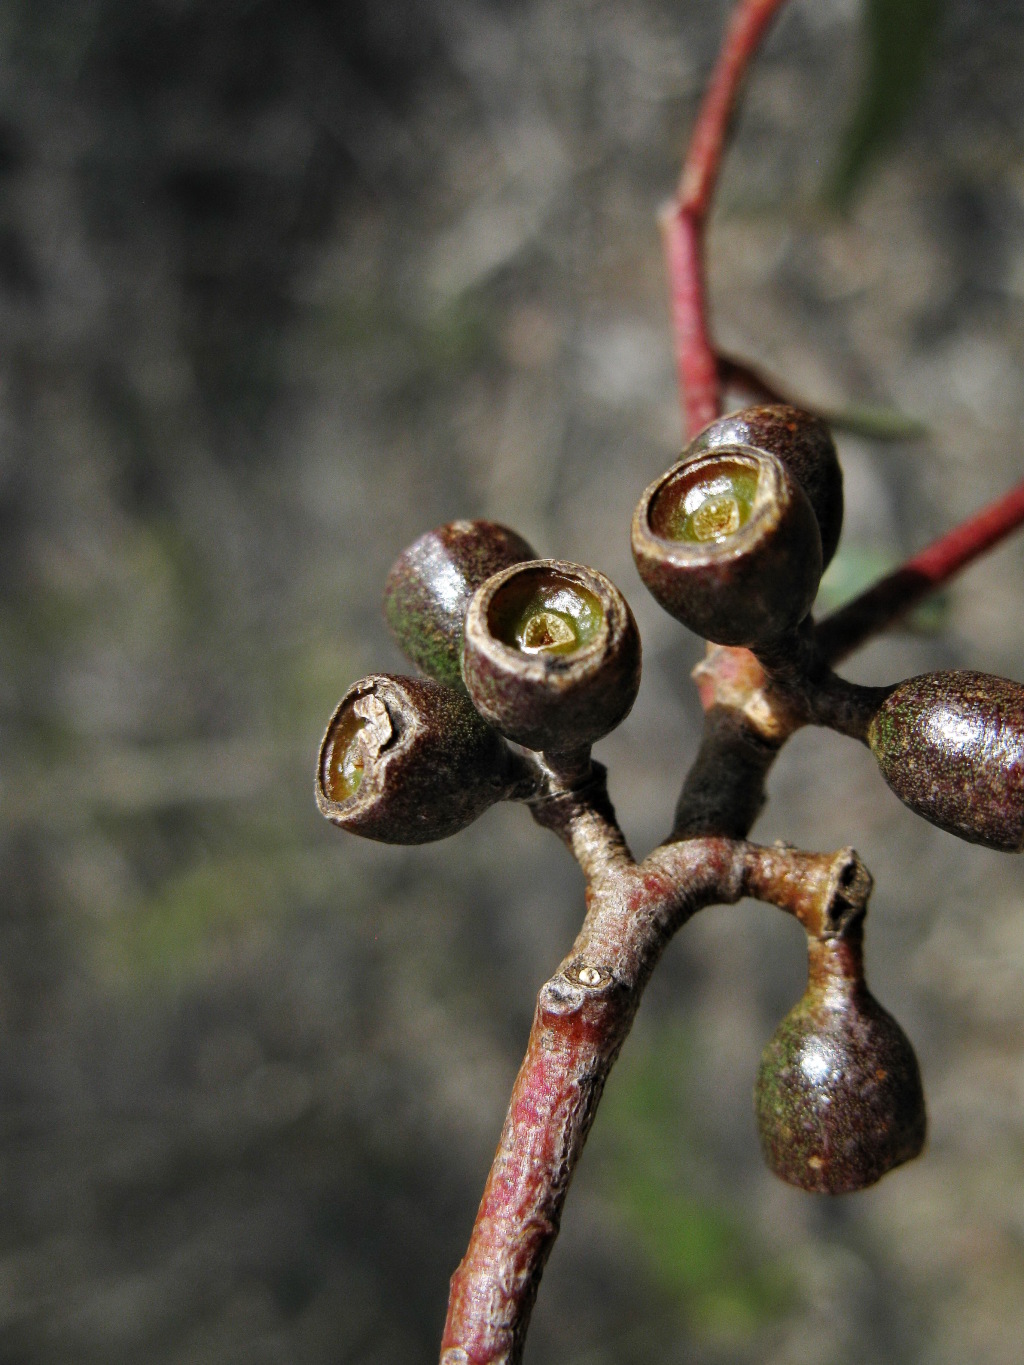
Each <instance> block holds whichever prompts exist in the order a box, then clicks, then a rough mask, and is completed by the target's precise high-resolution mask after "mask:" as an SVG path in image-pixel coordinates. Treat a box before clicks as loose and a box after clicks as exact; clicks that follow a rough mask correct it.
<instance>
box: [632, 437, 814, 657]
mask: <svg viewBox="0 0 1024 1365" xmlns="http://www.w3.org/2000/svg"><path fill="white" fill-rule="evenodd" d="M632 538H633V557H634V559H635V560H636V565H637V568H638V570H639V571H640V577H641V578H642V579H643V581H644V583H645V584H646V586H647V588H648V589H649V591H650V592H651V593H652V594H653V595H654V597H656V598H657V600H658V601H659V602H660V603H661V605H662V606H663V607H664V608H665V610H666V611H667V612H669V613H670V614H671V615H672V616H674V617H675V618H676V620H677V621H681V622H682V623H683V625H685V626H689V628H690V629H691V630H693V631H696V633H697V634H698V635H703V636H704V637H705V639H708V640H712V641H714V643H715V644H720V645H750V646H756V645H758V644H764V643H766V642H767V641H769V640H771V639H773V638H775V637H776V636H778V635H781V634H782V633H783V632H784V631H785V630H787V629H789V628H790V627H791V626H795V625H796V624H797V623H798V622H799V621H801V620H802V619H803V617H804V616H805V615H806V614H807V612H808V611H809V609H810V606H811V603H812V602H813V601H814V596H815V593H816V592H817V590H818V580H819V579H820V577H821V536H820V534H819V532H818V523H817V520H816V518H815V516H814V512H813V511H812V509H811V505H810V503H809V502H808V500H807V497H806V495H805V494H804V492H803V490H802V489H801V488H800V485H799V484H798V483H797V482H796V481H795V479H793V478H791V477H790V475H789V473H788V472H787V470H786V467H785V465H784V464H783V463H782V461H781V460H780V459H779V458H778V456H777V455H772V454H771V453H770V452H767V451H764V450H756V449H754V447H753V446H746V445H732V446H722V447H720V448H716V449H715V450H713V451H711V452H710V453H708V454H703V455H695V456H693V457H690V458H688V459H685V460H682V461H681V462H680V463H679V464H677V465H675V466H673V468H672V469H670V470H669V471H668V472H667V473H665V474H662V475H661V477H660V478H658V479H655V481H654V482H653V483H652V484H651V485H650V487H649V488H648V489H647V490H646V491H645V493H644V495H643V497H641V499H640V501H639V503H638V504H637V508H636V511H635V512H634V514H633V536H632Z"/></svg>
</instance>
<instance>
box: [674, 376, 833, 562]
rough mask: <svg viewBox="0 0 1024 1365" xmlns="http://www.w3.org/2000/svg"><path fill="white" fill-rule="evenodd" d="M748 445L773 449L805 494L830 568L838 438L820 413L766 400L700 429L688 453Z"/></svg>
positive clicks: (762, 448) (823, 553)
mask: <svg viewBox="0 0 1024 1365" xmlns="http://www.w3.org/2000/svg"><path fill="white" fill-rule="evenodd" d="M732 445H747V446H754V447H756V449H758V450H768V451H771V453H772V454H773V455H777V456H778V457H779V459H780V460H781V461H782V463H783V464H784V465H785V466H786V468H787V469H788V470H789V472H790V474H792V475H793V477H794V478H795V479H796V481H797V483H799V485H800V487H801V488H802V489H803V490H804V492H805V493H806V494H807V500H808V502H809V503H810V504H811V506H812V507H813V509H814V515H815V516H816V517H817V519H818V529H819V530H820V532H821V561H822V565H823V566H825V567H827V566H828V564H829V563H830V561H831V559H832V556H833V555H834V554H835V552H836V546H837V545H838V544H839V533H840V531H841V530H842V529H843V471H842V470H841V469H840V467H839V456H838V455H837V453H836V447H835V442H834V441H833V440H832V435H831V433H830V432H829V429H828V427H827V426H826V424H825V423H824V422H823V421H822V420H821V418H820V417H814V416H812V415H811V414H810V413H809V412H802V411H801V410H800V409H799V408H794V407H791V406H790V405H789V404H788V403H765V404H760V405H758V406H757V407H753V408H743V409H742V410H741V411H740V412H732V413H730V414H729V415H728V416H727V417H719V418H717V419H716V420H715V421H714V422H711V423H709V424H708V426H706V427H705V428H704V430H703V431H701V432H698V434H697V435H696V436H695V437H694V439H693V440H692V441H691V442H690V445H689V446H688V447H687V450H686V454H687V456H688V457H689V456H691V455H700V454H703V453H705V452H706V451H710V450H716V449H718V447H720V446H732Z"/></svg>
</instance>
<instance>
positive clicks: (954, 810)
mask: <svg viewBox="0 0 1024 1365" xmlns="http://www.w3.org/2000/svg"><path fill="white" fill-rule="evenodd" d="M868 743H869V744H870V745H871V749H872V752H873V753H874V755H875V758H876V759H877V760H878V766H879V768H880V769H881V773H882V776H883V777H884V778H885V780H886V782H887V783H888V784H889V786H890V787H891V789H892V790H893V791H894V792H895V793H896V795H897V796H898V797H899V798H900V800H901V801H902V802H904V804H905V805H908V806H909V807H910V809H911V810H913V811H916V812H917V814H918V815H923V816H924V818H925V819H926V820H930V821H931V823H932V824H933V825H938V826H939V828H940V829H945V830H948V831H949V833H950V834H956V835H959V837H960V838H961V839H966V840H968V841H969V842H970V843H973V844H986V845H987V846H988V847H989V848H997V849H1002V850H1003V851H1005V852H1008V853H1019V852H1020V850H1021V847H1022V845H1024V686H1022V685H1021V684H1020V683H1016V682H1011V681H1010V680H1009V679H1008V678H996V677H993V676H992V675H991V674H989V673H975V672H973V671H970V670H967V669H965V670H962V671H955V672H946V673H925V674H922V675H921V676H920V677H917V678H908V679H907V680H906V682H902V683H900V684H899V685H898V686H897V687H895V688H894V689H893V691H892V692H890V693H889V695H888V696H887V697H886V699H885V701H884V702H883V703H882V705H881V706H880V707H879V709H878V711H877V712H876V713H875V716H874V718H873V719H872V721H871V725H870V726H869V728H868Z"/></svg>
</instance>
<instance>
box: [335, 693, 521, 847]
mask: <svg viewBox="0 0 1024 1365" xmlns="http://www.w3.org/2000/svg"><path fill="white" fill-rule="evenodd" d="M357 773H358V776H356V774H357ZM508 776H509V751H508V749H507V748H506V746H505V744H504V742H503V741H502V739H501V737H500V735H498V734H496V733H495V731H494V730H493V729H492V728H491V726H489V725H487V724H486V723H485V722H484V721H483V720H482V719H481V718H480V716H479V715H478V714H477V712H476V710H475V708H474V707H473V705H472V703H471V702H470V700H469V698H468V697H467V696H466V694H465V693H464V692H463V691H461V690H460V691H455V689H454V688H451V687H446V686H444V685H443V684H442V683H438V682H434V681H433V680H432V679H429V678H403V677H396V676H394V675H392V674H386V673H377V674H373V675H371V676H370V677H368V678H363V679H362V680H361V681H359V682H357V683H353V685H352V686H351V687H350V688H349V689H348V691H347V692H346V693H345V695H344V697H342V699H341V701H340V702H339V703H338V705H337V707H336V708H335V711H334V714H333V715H332V717H331V719H330V721H329V723H328V726H327V732H326V734H325V735H324V738H323V742H322V743H321V745H320V753H319V755H318V758H317V770H316V801H317V805H318V806H319V808H320V813H321V814H322V815H324V816H326V818H327V819H328V820H330V821H331V822H332V823H333V824H335V825H337V826H338V827H339V828H340V829H345V830H348V831H349V832H350V833H352V834H361V835H364V836H365V837H366V838H368V839H379V840H381V841H382V842H384V843H388V844H423V843H430V842H431V841H433V840H435V839H445V838H447V837H448V835H450V834H456V833H458V831H459V830H460V829H464V828H465V827H466V826H467V825H469V824H471V823H472V822H473V821H474V820H475V819H476V818H477V816H478V815H482V814H483V812H484V811H485V810H487V808H488V807H489V806H492V805H493V804H494V803H495V802H496V801H499V800H501V798H502V796H503V795H504V794H505V791H506V790H507V784H508Z"/></svg>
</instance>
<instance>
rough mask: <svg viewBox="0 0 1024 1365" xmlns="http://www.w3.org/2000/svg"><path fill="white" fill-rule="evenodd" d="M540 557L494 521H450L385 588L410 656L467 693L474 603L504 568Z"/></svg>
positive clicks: (419, 545)
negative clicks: (467, 632)
mask: <svg viewBox="0 0 1024 1365" xmlns="http://www.w3.org/2000/svg"><path fill="white" fill-rule="evenodd" d="M535 558H536V551H535V550H533V549H532V547H531V546H529V545H528V544H527V543H526V541H525V540H523V538H522V536H519V535H517V534H516V533H515V531H510V530H509V528H508V527H507V526H499V525H498V523H497V522H494V521H450V522H448V523H447V524H446V525H444V526H438V527H437V528H436V529H435V530H433V531H428V532H427V533H426V534H425V535H422V536H420V538H419V540H416V541H414V542H413V543H412V544H411V545H410V546H408V548H407V549H405V550H403V551H402V553H401V554H400V555H399V556H398V558H397V559H396V560H395V562H394V564H393V565H392V567H391V571H390V572H389V574H388V577H387V582H386V583H385V585H384V615H385V617H386V619H387V623H388V625H389V626H390V627H391V631H392V633H393V635H394V636H395V639H396V640H397V641H398V643H399V645H400V646H401V648H402V650H403V652H404V653H405V655H406V657H407V658H409V659H411V660H412V662H413V663H414V664H415V665H416V666H417V668H421V669H422V670H423V672H424V673H427V674H429V676H430V677H432V678H436V679H437V680H438V682H443V683H447V684H448V685H449V686H450V687H458V688H461V687H462V674H461V672H460V670H459V660H460V657H461V654H462V628H463V622H464V620H465V616H466V608H467V607H468V606H469V599H470V598H471V597H472V596H473V593H474V592H475V591H476V589H477V588H478V587H479V586H480V584H481V583H483V582H484V580H485V579H487V578H490V576H491V574H493V573H497V572H498V570H499V569H504V568H507V567H508V566H509V565H510V564H518V563H520V562H521V561H522V560H524V559H535Z"/></svg>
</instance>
